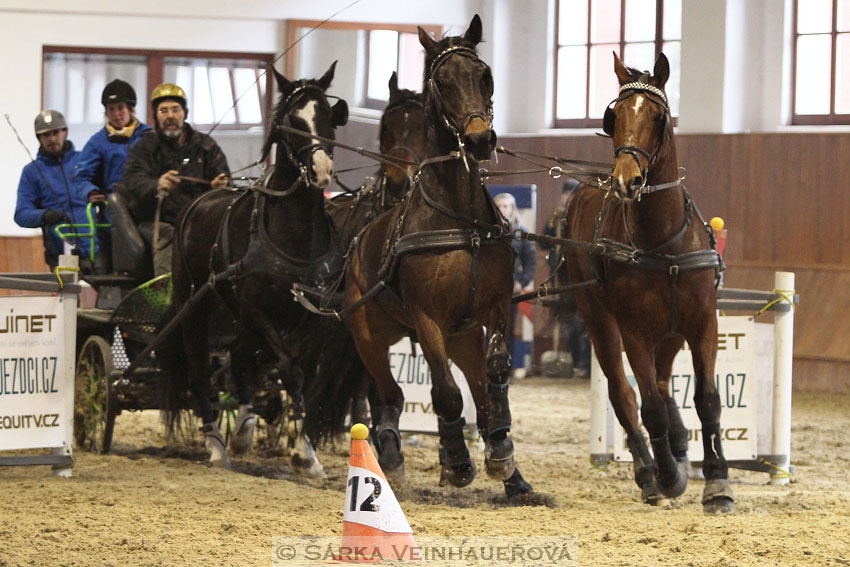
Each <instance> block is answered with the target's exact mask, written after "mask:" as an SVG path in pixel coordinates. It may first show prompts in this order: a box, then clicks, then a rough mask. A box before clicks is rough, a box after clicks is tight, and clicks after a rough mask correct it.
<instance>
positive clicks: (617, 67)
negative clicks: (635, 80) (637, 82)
mask: <svg viewBox="0 0 850 567" xmlns="http://www.w3.org/2000/svg"><path fill="white" fill-rule="evenodd" d="M612 53H613V54H614V73H616V74H617V80H619V81H620V85H625V84H626V83H628V82H631V80H632V74H631V73H630V72H629V68H628V67H626V64H625V63H623V60H622V59H620V56H619V55H617V52H616V51H613V52H612Z"/></svg>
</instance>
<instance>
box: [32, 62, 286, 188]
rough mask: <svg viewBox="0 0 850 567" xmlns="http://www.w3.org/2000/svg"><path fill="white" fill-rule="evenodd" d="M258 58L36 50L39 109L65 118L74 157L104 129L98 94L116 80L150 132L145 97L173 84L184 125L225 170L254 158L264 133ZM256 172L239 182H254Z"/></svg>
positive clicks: (266, 101) (262, 70) (265, 85)
mask: <svg viewBox="0 0 850 567" xmlns="http://www.w3.org/2000/svg"><path fill="white" fill-rule="evenodd" d="M273 62H274V55H273V54H266V53H206V52H202V53H199V52H187V53H181V52H172V51H149V50H118V49H101V48H79V47H60V46H45V47H44V87H43V88H44V93H43V100H44V108H55V109H56V110H59V111H60V112H63V113H64V114H65V118H66V120H67V121H68V131H69V138H70V139H71V140H73V141H74V143H75V144H76V146H77V148H78V149H82V147H83V146H84V145H85V143H86V141H87V140H88V139H89V138H90V137H91V135H92V134H94V133H95V132H97V131H98V130H100V129H101V128H103V125H104V123H105V118H104V111H103V105H102V104H101V102H100V97H101V93H102V92H103V87H105V86H106V84H107V83H108V82H110V81H112V80H113V79H116V78H119V79H123V80H125V81H127V82H128V83H130V84H131V85H133V88H134V90H135V91H136V98H137V103H136V116H137V118H138V119H139V120H141V121H142V122H147V123H148V124H151V125H153V124H152V122H151V120H153V117H152V116H151V113H150V108H149V106H150V98H149V97H150V93H151V91H152V90H153V88H154V87H155V86H156V85H158V84H160V83H175V84H177V85H178V86H180V87H181V88H182V89H183V90H184V91H185V92H186V97H187V99H188V100H187V103H188V107H189V116H188V117H187V122H189V123H190V124H191V125H192V127H193V128H195V129H197V130H199V131H201V132H204V133H207V132H209V131H210V130H212V128H213V125H216V124H217V126H216V127H215V131H214V132H213V137H214V138H215V139H216V141H217V142H218V144H219V146H221V148H222V150H223V151H224V153H225V155H226V156H227V160H228V165H229V166H230V169H231V170H236V169H237V168H240V167H242V166H244V165H246V164H249V163H252V162H254V161H256V160H257V159H258V158H259V157H260V155H261V149H262V144H263V140H264V125H265V123H266V121H267V118H268V117H269V115H270V112H271V111H270V109H271V104H272V99H271V94H272V93H271V91H270V88H269V87H270V85H271V83H270V82H269V81H271V80H273V79H272V78H271V77H270V76H266V69H267V68H268V66H269V65H271V64H272V63H273ZM256 173H257V170H254V171H248V172H246V173H244V175H253V174H256Z"/></svg>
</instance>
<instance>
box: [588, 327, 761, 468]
mask: <svg viewBox="0 0 850 567" xmlns="http://www.w3.org/2000/svg"><path fill="white" fill-rule="evenodd" d="M768 327H771V328H772V326H770V325H768ZM760 330H761V331H763V329H760ZM717 335H718V337H717V362H716V363H715V369H714V381H715V384H716V386H717V391H718V393H719V394H720V404H721V407H722V410H721V417H720V426H721V440H722V443H723V453H724V455H725V457H726V459H728V460H748V461H750V460H755V459H756V455H757V454H758V440H759V435H758V429H759V415H760V414H761V413H762V412H761V410H760V409H759V405H760V404H761V401H760V400H762V399H763V394H764V392H765V388H764V387H763V386H761V385H760V383H761V382H762V380H764V379H767V380H769V383H772V373H770V374H767V375H765V373H764V372H765V371H766V370H769V369H766V368H765V367H764V366H759V367H757V365H756V352H757V348H756V346H757V339H756V337H757V334H756V327H755V323H754V321H753V318H752V317H719V318H718V333H717ZM765 336H766V335H765V333H763V332H762V333H759V334H758V337H759V338H760V339H761V341H762V342H761V344H760V347H761V350H762V352H765V349H766V348H767V347H766V345H765V344H764V341H765V340H766V338H765ZM770 350H771V352H772V349H770ZM594 366H595V367H596V368H594V369H595V370H597V369H598V366H597V365H594ZM623 366H624V370H625V373H626V379H627V380H628V381H629V385H631V387H632V388H633V389H634V391H635V394H636V396H637V400H638V408H640V392H638V387H637V381H636V380H635V377H634V372H633V371H632V369H631V366H630V365H629V361H628V359H627V358H626V354H625V353H623ZM771 366H772V365H771ZM597 371H598V370H597ZM695 386H696V381H695V377H694V369H693V361H692V359H691V351H690V350H689V349H688V345H687V343H686V344H685V346H684V347H683V349H682V350H681V351H680V352H679V353H678V354H677V355H676V358H675V359H674V360H673V373H672V377H671V380H670V395H671V396H672V397H673V399H674V400H675V401H676V405H677V406H678V408H679V411H680V413H681V415H682V421H683V422H684V424H685V427H686V428H687V429H688V457H689V458H690V460H691V461H695V462H698V461H702V458H703V447H702V425H701V424H700V420H699V416H698V415H697V412H696V408H695V407H694V391H695ZM767 390H770V388H767ZM608 407H609V411H612V410H610V407H611V406H610V403H609V405H608ZM638 419H640V414H639V413H638ZM644 436H645V437H647V439H648V435H647V434H646V431H645V430H644ZM650 450H651V448H650ZM614 460H615V461H631V460H632V455H631V453H630V452H629V449H628V446H627V444H626V434H625V431H624V430H623V428H622V427H621V426H620V423H619V422H618V421H617V420H616V419H615V420H614Z"/></svg>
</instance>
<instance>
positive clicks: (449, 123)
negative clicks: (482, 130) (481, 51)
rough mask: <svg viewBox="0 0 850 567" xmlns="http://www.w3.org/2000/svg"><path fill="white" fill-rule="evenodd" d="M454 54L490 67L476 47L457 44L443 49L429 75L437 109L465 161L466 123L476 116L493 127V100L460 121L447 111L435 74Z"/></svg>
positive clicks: (429, 84)
mask: <svg viewBox="0 0 850 567" xmlns="http://www.w3.org/2000/svg"><path fill="white" fill-rule="evenodd" d="M452 55H458V56H460V57H466V58H468V59H473V60H475V61H477V62H479V63H481V64H482V65H484V67H486V68H487V69H489V68H490V67H489V66H488V65H487V64H486V63H484V62H483V61H481V59H480V58H479V57H478V53H476V52H475V50H474V49H472V48H470V47H465V46H463V45H455V46H452V47H449V48H447V49H444V50H443V51H441V52H440V53H439V54H438V55H437V56H436V57H435V58H434V61H433V62H432V63H431V73H430V76H429V77H428V87H429V88H430V90H431V96H432V97H433V99H434V103H435V104H436V106H437V111H438V112H439V113H440V118H441V119H442V120H443V123H444V124H445V125H446V128H448V129H449V131H450V132H451V133H452V134H454V136H455V138H457V145H458V149H459V150H460V152H461V153H462V154H463V155H464V161H466V160H465V155H466V151H465V148H464V145H463V132H464V130H465V129H466V125H467V124H469V122H470V121H472V120H473V119H475V118H481V119H482V120H483V121H484V122H486V123H487V126H488V127H490V128H492V127H493V100H492V99H490V100H489V101H488V102H487V107H486V108H485V109H484V110H473V111H472V112H468V113H467V114H465V115H464V116H463V117H462V118H461V119H460V121H459V122H458V121H457V120H456V119H455V118H454V117H453V116H449V115H448V114H446V111H445V104H444V103H443V96H442V95H441V94H440V89H438V88H437V82H436V81H435V80H434V76H435V74H436V73H437V71H438V70H439V69H440V67H441V66H442V65H443V64H444V63H445V62H446V61H447V60H448V58H449V57H450V56H452Z"/></svg>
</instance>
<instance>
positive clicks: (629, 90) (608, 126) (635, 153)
mask: <svg viewBox="0 0 850 567" xmlns="http://www.w3.org/2000/svg"><path fill="white" fill-rule="evenodd" d="M646 79H647V74H646V73H644V74H643V75H641V77H640V79H638V80H637V81H635V82H631V83H626V84H625V85H623V86H621V87H620V91H619V96H618V97H617V98H615V99H614V100H613V101H611V102H610V103H609V104H608V107H607V108H606V109H605V116H604V118H603V129H604V130H605V134H607V135H608V136H610V137H612V138H613V136H614V124H615V118H616V115H615V114H614V106H616V105H617V104H619V103H620V102H622V101H624V100H627V99H629V98H631V97H632V96H634V95H636V94H638V93H641V94H643V95H644V96H645V97H646V98H647V99H648V100H649V101H651V102H652V103H654V104H656V105H658V106H659V107H661V108H662V109H663V111H664V120H663V124H662V126H661V130H662V133H661V136H659V138H658V141H657V142H656V144H655V149H654V150H653V151H652V152H651V153H650V152H649V151H647V150H645V149H644V148H641V147H639V146H631V145H626V146H617V147H616V148H614V159H617V158H618V157H620V154H628V155H630V156H631V157H632V159H634V160H635V163H636V164H637V166H638V169H639V170H640V174H641V186H640V188H639V190H638V198H639V197H640V196H641V195H642V194H645V193H652V192H654V191H659V190H661V189H669V188H671V187H676V186H678V185H681V180H677V181H674V182H671V183H664V184H662V185H654V186H647V184H646V181H647V177H648V175H649V170H650V169H651V168H652V166H653V165H655V162H656V161H657V160H658V154H659V152H660V151H661V148H663V147H664V144H665V143H666V142H667V139H668V128H669V125H670V106H669V104H668V102H667V95H666V94H664V91H662V90H661V89H659V88H658V87H656V86H654V85H650V84H649V83H648V82H646ZM639 156H643V157H644V158H646V161H647V165H646V167H644V166H643V164H642V163H641V160H640V158H639Z"/></svg>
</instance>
